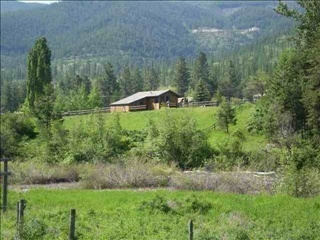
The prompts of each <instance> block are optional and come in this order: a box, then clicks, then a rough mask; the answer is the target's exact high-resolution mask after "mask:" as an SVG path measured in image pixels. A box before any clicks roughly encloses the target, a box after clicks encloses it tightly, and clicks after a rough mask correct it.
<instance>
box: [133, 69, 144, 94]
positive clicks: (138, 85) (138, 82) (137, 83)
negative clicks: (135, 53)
mask: <svg viewBox="0 0 320 240" xmlns="http://www.w3.org/2000/svg"><path fill="white" fill-rule="evenodd" d="M132 87H133V89H132V92H133V93H136V92H140V91H142V90H143V79H142V75H141V71H140V69H139V68H135V69H134V70H133V72H132Z"/></svg>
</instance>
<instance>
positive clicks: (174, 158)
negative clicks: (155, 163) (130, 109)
mask: <svg viewBox="0 0 320 240" xmlns="http://www.w3.org/2000/svg"><path fill="white" fill-rule="evenodd" d="M135 151H136V152H137V154H140V155H144V156H146V157H150V158H153V159H157V160H160V161H163V162H166V163H170V162H174V163H177V165H178V166H179V167H180V168H181V169H190V168H195V167H200V166H202V165H203V163H204V161H205V159H207V158H209V157H211V155H212V149H211V148H210V146H209V144H208V137H207V136H206V134H205V133H203V132H202V131H199V130H197V126H196V122H195V120H193V119H192V118H191V117H190V116H185V115H181V114H179V113H173V112H169V111H168V112H166V116H165V117H164V118H163V119H161V121H159V122H150V123H149V127H148V129H147V137H146V140H145V142H144V145H143V146H142V148H141V149H135Z"/></svg>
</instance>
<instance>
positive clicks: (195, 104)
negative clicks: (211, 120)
mask: <svg viewBox="0 0 320 240" xmlns="http://www.w3.org/2000/svg"><path fill="white" fill-rule="evenodd" d="M214 106H218V103H217V102H210V101H204V102H190V103H183V104H175V103H170V105H169V107H177V108H181V107H182V108H185V107H214ZM146 109H147V106H146V105H139V106H129V111H140V110H146ZM110 110H111V108H110V107H103V108H94V109H84V110H77V111H67V112H64V113H62V116H76V115H87V114H92V113H109V112H110Z"/></svg>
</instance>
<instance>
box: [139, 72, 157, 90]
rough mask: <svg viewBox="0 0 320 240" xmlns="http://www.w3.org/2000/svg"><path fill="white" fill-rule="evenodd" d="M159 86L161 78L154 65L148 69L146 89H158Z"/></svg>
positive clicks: (145, 79) (145, 81)
mask: <svg viewBox="0 0 320 240" xmlns="http://www.w3.org/2000/svg"><path fill="white" fill-rule="evenodd" d="M158 87H159V78H158V74H157V72H156V70H155V69H154V68H153V67H152V68H150V69H148V70H147V72H146V75H145V78H144V86H143V88H144V90H145V91H151V90H157V88H158Z"/></svg>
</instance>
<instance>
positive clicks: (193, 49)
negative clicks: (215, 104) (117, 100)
mask: <svg viewBox="0 0 320 240" xmlns="http://www.w3.org/2000/svg"><path fill="white" fill-rule="evenodd" d="M276 4H277V3H275V2H257V3H254V2H253V3H251V2H244V3H234V2H230V3H217V2H89V1H81V2H60V3H55V4H51V5H49V6H45V7H43V8H41V9H33V10H29V11H14V12H5V13H3V14H1V22H2V24H1V32H2V34H1V64H2V66H3V67H5V68H7V67H9V68H10V67H13V66H16V65H17V64H18V63H19V64H21V65H24V64H25V59H26V53H27V52H28V50H29V49H30V48H31V46H32V44H33V42H34V41H35V39H36V38H37V37H39V36H40V35H44V36H46V38H47V39H48V41H49V46H50V49H51V50H52V57H53V60H56V59H66V58H70V57H72V58H73V57H75V56H77V57H81V58H83V57H87V58H92V57H97V56H99V57H103V56H107V57H108V58H111V59H117V60H119V59H120V60H121V59H131V61H134V62H137V63H142V62H145V61H147V60H148V59H149V60H150V59H151V60H152V59H166V60H168V59H173V58H176V57H177V56H180V55H183V56H186V57H188V56H194V55H195V54H196V53H197V52H198V51H199V50H202V51H206V52H211V53H218V52H223V51H226V50H232V49H237V48H238V47H239V46H242V45H247V44H249V43H253V42H257V41H260V40H261V39H264V38H265V37H266V36H268V37H270V36H278V35H279V32H280V31H281V32H282V34H283V33H286V32H287V31H288V30H289V29H291V28H292V26H293V24H292V22H291V21H289V20H288V19H285V18H283V17H280V16H279V15H277V14H276V13H275V12H274V10H273V8H274V7H275V6H276ZM203 29H219V31H218V32H203V31H202V30H203ZM252 29H256V30H255V31H252ZM257 29H258V30H257Z"/></svg>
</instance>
